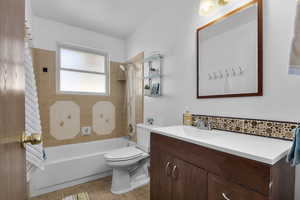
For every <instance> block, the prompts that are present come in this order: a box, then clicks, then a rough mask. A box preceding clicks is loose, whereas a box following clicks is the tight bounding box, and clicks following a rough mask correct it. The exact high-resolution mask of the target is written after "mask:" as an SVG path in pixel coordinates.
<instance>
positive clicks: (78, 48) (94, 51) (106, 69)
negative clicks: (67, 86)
mask: <svg viewBox="0 0 300 200" xmlns="http://www.w3.org/2000/svg"><path fill="white" fill-rule="evenodd" d="M62 48H67V49H71V50H76V51H82V52H85V53H92V54H96V55H100V56H104V57H105V67H104V73H102V72H95V71H85V70H76V69H68V68H63V67H61V62H60V60H61V49H62ZM56 54H57V55H56V58H57V59H56V66H57V67H56V93H57V94H70V95H98V96H109V95H110V60H109V54H108V53H107V52H104V51H100V50H97V49H93V48H88V47H83V46H78V45H73V44H66V43H57V51H56ZM61 70H65V71H71V72H82V73H87V74H99V75H105V76H106V88H105V89H106V92H105V93H99V92H71V91H61V90H60V71H61Z"/></svg>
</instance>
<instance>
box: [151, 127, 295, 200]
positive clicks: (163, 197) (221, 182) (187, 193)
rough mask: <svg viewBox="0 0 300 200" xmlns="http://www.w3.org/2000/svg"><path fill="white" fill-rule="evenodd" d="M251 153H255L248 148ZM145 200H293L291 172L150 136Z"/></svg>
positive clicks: (283, 166)
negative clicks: (148, 196)
mask: <svg viewBox="0 0 300 200" xmlns="http://www.w3.org/2000/svg"><path fill="white" fill-rule="evenodd" d="M254 148H255V147H254ZM150 173H151V200H293V199H294V184H295V169H294V168H292V167H290V165H289V164H287V163H286V162H285V160H284V159H282V160H280V161H278V162H277V163H276V164H275V165H268V164H265V163H261V162H258V161H254V160H250V159H246V158H242V157H238V156H234V155H231V154H228V153H224V152H221V151H217V150H213V149H209V148H206V147H202V146H199V145H196V144H192V143H189V142H185V141H181V140H178V139H174V138H171V137H167V136H163V135H160V134H156V133H152V134H151V170H150Z"/></svg>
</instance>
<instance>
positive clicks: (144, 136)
mask: <svg viewBox="0 0 300 200" xmlns="http://www.w3.org/2000/svg"><path fill="white" fill-rule="evenodd" d="M154 128H158V126H154V125H146V124H137V125H136V133H137V146H138V147H139V148H140V149H142V150H143V151H145V152H147V153H149V152H150V135H151V130H152V129H154Z"/></svg>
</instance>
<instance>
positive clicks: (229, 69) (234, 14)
mask: <svg viewBox="0 0 300 200" xmlns="http://www.w3.org/2000/svg"><path fill="white" fill-rule="evenodd" d="M262 95H263V2H262V0H252V1H250V2H248V3H246V4H244V5H242V6H240V7H238V8H235V9H233V10H232V11H230V12H229V13H227V14H225V15H224V16H221V17H219V18H217V19H215V20H213V21H211V22H210V23H208V24H206V25H204V26H202V27H200V28H198V29H197V98H199V99H201V98H224V97H247V96H262Z"/></svg>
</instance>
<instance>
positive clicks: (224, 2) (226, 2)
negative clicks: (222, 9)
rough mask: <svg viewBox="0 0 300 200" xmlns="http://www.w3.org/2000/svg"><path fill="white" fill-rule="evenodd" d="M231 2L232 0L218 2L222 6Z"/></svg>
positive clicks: (219, 0)
mask: <svg viewBox="0 0 300 200" xmlns="http://www.w3.org/2000/svg"><path fill="white" fill-rule="evenodd" d="M229 2H230V0H218V4H219V5H220V6H225V5H226V4H228V3H229Z"/></svg>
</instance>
